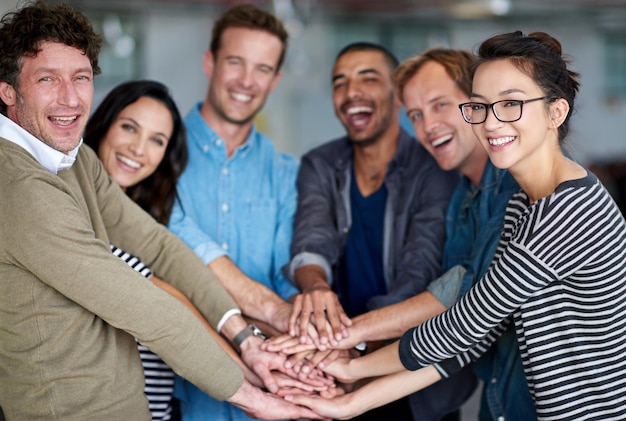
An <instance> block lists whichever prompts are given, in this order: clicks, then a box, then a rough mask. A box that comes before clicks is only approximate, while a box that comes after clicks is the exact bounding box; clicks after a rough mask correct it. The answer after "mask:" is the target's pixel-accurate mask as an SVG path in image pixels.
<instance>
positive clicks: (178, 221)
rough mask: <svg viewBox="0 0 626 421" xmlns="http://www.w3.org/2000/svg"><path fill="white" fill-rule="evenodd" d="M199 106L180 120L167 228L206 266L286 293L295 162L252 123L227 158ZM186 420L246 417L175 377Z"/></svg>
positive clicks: (284, 295)
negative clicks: (182, 155)
mask: <svg viewBox="0 0 626 421" xmlns="http://www.w3.org/2000/svg"><path fill="white" fill-rule="evenodd" d="M200 105H201V104H198V105H197V106H196V107H194V108H193V109H192V110H191V112H190V113H189V114H188V115H187V117H186V118H185V126H186V128H187V136H188V139H187V145H188V147H189V163H188V164H187V168H186V169H185V172H184V173H183V174H182V176H181V177H180V179H179V181H178V195H179V201H177V203H176V205H175V207H174V210H173V212H172V216H171V217H170V223H169V228H170V230H171V231H172V232H174V233H175V234H176V235H178V236H179V237H180V238H181V239H182V240H183V241H184V242H185V243H186V244H187V245H188V246H189V247H191V248H192V249H193V250H194V251H195V252H196V254H197V255H198V256H200V258H201V259H202V260H203V262H204V264H208V263H210V262H212V261H213V260H214V259H216V258H218V257H220V256H228V257H229V258H230V259H231V260H232V261H233V262H235V264H236V265H237V266H238V267H239V268H240V269H241V270H242V271H243V272H244V273H245V274H246V275H248V276H250V277H251V278H252V279H254V280H257V281H259V282H260V283H262V284H264V285H265V286H267V287H269V288H270V289H271V290H273V291H274V292H276V293H277V294H278V295H280V296H281V297H282V298H284V299H288V298H289V297H290V296H292V295H293V294H295V293H297V291H298V290H297V289H296V288H295V287H294V286H293V285H292V284H291V283H290V282H288V281H287V280H286V279H285V277H284V276H283V275H282V273H281V268H282V266H283V265H285V264H286V263H287V262H289V247H290V245H291V237H292V234H293V218H294V215H295V211H296V201H297V191H296V177H297V172H298V162H297V161H296V159H294V158H293V157H290V156H288V155H285V154H281V153H278V152H277V151H276V150H275V148H274V145H273V144H272V142H271V141H270V140H269V139H268V138H266V137H265V136H264V135H262V134H261V133H259V132H257V131H256V129H255V128H254V127H253V128H252V130H251V132H250V135H249V136H248V138H247V139H246V141H245V142H244V143H243V144H242V145H241V146H240V147H238V148H237V149H236V150H235V152H234V153H233V154H232V156H230V157H228V156H227V154H226V144H225V142H224V140H223V139H220V137H219V136H218V135H217V133H215V132H214V131H213V130H212V129H211V127H209V125H208V124H207V123H206V122H205V121H204V119H203V118H202V116H201V115H200ZM174 396H176V397H177V398H179V399H181V401H182V403H181V411H182V414H183V419H185V420H186V421H203V420H206V419H207V414H210V418H211V420H213V421H248V420H251V418H249V417H247V416H246V414H245V413H244V412H243V411H242V410H241V409H239V408H237V407H235V406H233V405H231V404H229V403H228V402H219V401H216V400H214V399H212V398H211V397H209V396H208V395H207V394H206V393H204V392H202V391H201V390H200V389H198V388H197V387H196V386H194V385H193V384H191V383H189V382H187V381H186V380H183V379H182V378H180V377H178V376H177V377H176V386H175V391H174Z"/></svg>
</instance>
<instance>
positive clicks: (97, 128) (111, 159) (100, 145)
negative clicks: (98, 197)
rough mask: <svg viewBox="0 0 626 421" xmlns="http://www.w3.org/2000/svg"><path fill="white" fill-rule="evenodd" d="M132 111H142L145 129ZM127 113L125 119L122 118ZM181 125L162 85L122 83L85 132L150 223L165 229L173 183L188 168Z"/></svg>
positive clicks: (173, 189)
mask: <svg viewBox="0 0 626 421" xmlns="http://www.w3.org/2000/svg"><path fill="white" fill-rule="evenodd" d="M133 113H141V114H139V115H141V116H142V117H143V118H145V119H146V120H145V121H146V123H148V122H149V123H151V124H153V127H156V128H155V129H154V130H153V132H152V133H148V132H147V131H146V130H148V129H149V128H150V127H147V126H143V125H141V124H140V123H143V122H142V121H139V120H137V118H135V117H134V115H135V114H133ZM126 114H128V115H126ZM185 136H186V135H185V126H184V125H183V123H182V119H181V116H180V113H179V111H178V108H177V107H176V103H175V102H174V100H173V99H172V97H171V96H170V93H169V90H168V89H167V87H166V86H165V85H163V84H162V83H159V82H155V81H150V80H139V81H131V82H126V83H122V84H121V85H119V86H117V87H115V88H114V89H113V90H112V91H111V92H109V94H108V95H107V96H106V98H104V100H103V101H102V103H101V104H100V106H98V108H97V109H96V110H95V111H94V113H93V115H92V116H91V118H90V119H89V122H88V123H87V127H86V128H85V134H84V141H85V143H86V144H87V145H89V146H91V147H92V148H93V149H94V150H95V151H96V153H97V154H98V156H99V157H100V159H101V160H102V162H103V163H104V165H105V167H106V169H107V171H108V172H109V174H110V175H111V176H112V177H113V178H114V179H115V181H116V182H117V183H118V184H119V185H120V186H121V187H122V189H124V190H125V191H126V194H127V195H128V196H129V197H130V198H131V199H133V200H134V201H135V202H136V203H137V204H138V205H139V206H141V207H142V208H143V209H144V210H145V211H146V212H148V213H150V214H151V215H152V216H153V217H154V219H156V220H157V221H159V222H160V223H162V224H164V225H167V222H168V221H169V218H170V214H171V212H172V207H173V205H174V201H175V199H176V182H177V181H178V177H179V176H180V174H181V173H182V172H183V170H184V169H185V166H186V165H187V146H186V143H185Z"/></svg>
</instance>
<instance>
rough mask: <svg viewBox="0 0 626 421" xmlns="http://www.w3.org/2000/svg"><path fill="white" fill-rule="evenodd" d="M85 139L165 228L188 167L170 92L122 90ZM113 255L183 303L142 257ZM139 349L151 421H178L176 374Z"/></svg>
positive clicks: (155, 86) (149, 86) (149, 87)
mask: <svg viewBox="0 0 626 421" xmlns="http://www.w3.org/2000/svg"><path fill="white" fill-rule="evenodd" d="M83 138H84V141H85V143H86V144H87V145H89V146H91V147H92V148H93V149H94V150H95V151H96V153H97V154H98V157H99V158H100V160H101V161H102V163H103V165H104V168H105V170H106V171H107V173H109V175H110V176H111V178H112V179H113V180H114V181H115V182H116V183H117V184H119V186H120V187H121V188H122V190H124V191H125V192H126V194H127V195H128V196H129V197H130V198H131V199H133V201H135V202H136V203H137V204H138V205H139V206H141V207H142V208H143V209H144V210H145V211H146V212H148V213H150V214H151V215H152V216H153V217H154V218H155V219H156V220H157V221H159V222H160V223H162V224H164V225H166V224H167V222H168V221H169V217H170V214H171V212H172V206H173V205H174V200H175V199H176V182H177V180H178V177H179V176H180V174H181V173H182V171H183V170H184V169H185V166H186V164H187V146H186V139H185V127H184V125H183V124H182V120H181V117H180V113H179V111H178V108H177V107H176V103H175V102H174V100H173V99H172V97H171V95H170V93H169V90H168V89H167V87H166V86H165V85H163V84H162V83H159V82H155V81H150V80H138V81H130V82H126V83H122V84H121V85H118V86H117V87H115V88H114V89H113V90H112V91H111V92H109V94H108V95H107V96H106V97H105V98H104V100H103V101H102V102H101V103H100V105H99V106H98V108H97V109H96V110H95V111H94V113H93V115H92V116H91V118H90V119H89V122H88V123H87V126H86V128H85V134H84V137H83ZM111 250H112V252H113V254H115V255H116V256H118V257H120V258H121V259H123V260H124V261H126V262H127V263H128V264H129V265H130V266H131V267H133V269H135V270H136V271H137V272H139V273H141V274H143V275H144V276H145V277H146V278H150V279H151V280H152V281H153V282H155V284H157V285H158V286H160V287H162V288H163V289H166V290H167V291H168V292H170V293H172V292H173V295H177V297H178V298H179V299H180V298H182V294H180V292H178V291H172V289H173V287H172V286H171V285H169V284H166V283H165V282H163V281H160V280H159V279H155V277H154V276H153V275H152V273H151V271H150V269H149V268H147V267H146V266H145V265H144V264H143V263H142V262H141V261H140V260H139V259H138V258H136V257H135V256H133V255H131V254H129V253H127V252H125V251H123V250H121V249H119V248H117V247H115V246H114V245H111ZM137 345H138V348H139V354H140V357H141V362H142V365H143V367H144V375H145V378H146V380H145V381H146V386H145V389H144V392H145V394H146V398H147V399H148V403H149V406H150V412H151V413H152V420H154V421H156V420H159V421H160V420H175V419H179V415H178V411H177V409H176V408H175V406H174V405H173V402H174V401H173V400H172V390H173V387H174V372H173V371H172V369H171V368H170V367H169V366H168V365H167V364H165V362H163V361H162V360H161V358H159V356H157V355H156V354H154V353H153V352H152V351H150V350H149V349H148V348H146V347H145V346H143V345H141V344H139V343H138V344H137Z"/></svg>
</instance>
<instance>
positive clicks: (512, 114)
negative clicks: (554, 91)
mask: <svg viewBox="0 0 626 421" xmlns="http://www.w3.org/2000/svg"><path fill="white" fill-rule="evenodd" d="M542 99H547V100H550V101H552V100H554V99H555V98H552V97H548V96H542V97H541V98H533V99H526V100H523V101H521V100H514V99H504V100H502V101H496V102H494V103H492V104H484V103H482V102H464V103H463V104H459V108H460V110H461V114H463V120H465V121H467V122H468V123H469V124H481V123H484V122H485V120H487V110H489V108H491V110H492V111H493V115H494V116H496V118H497V119H498V120H500V121H501V122H503V123H511V122H513V121H517V120H519V119H520V118H522V107H523V105H524V104H528V103H529V102H534V101H541V100H542Z"/></svg>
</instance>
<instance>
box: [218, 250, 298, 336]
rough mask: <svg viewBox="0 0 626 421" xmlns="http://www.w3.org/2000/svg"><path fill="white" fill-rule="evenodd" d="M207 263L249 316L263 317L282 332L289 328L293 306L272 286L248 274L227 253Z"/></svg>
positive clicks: (261, 318) (262, 318)
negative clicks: (226, 255)
mask: <svg viewBox="0 0 626 421" xmlns="http://www.w3.org/2000/svg"><path fill="white" fill-rule="evenodd" d="M208 267H209V269H211V270H212V271H213V273H215V275H216V276H217V278H218V279H219V280H220V282H221V283H222V285H223V286H224V288H225V289H226V291H228V293H229V294H230V295H231V296H232V297H233V298H234V299H235V302H236V303H237V305H238V306H239V308H241V310H242V311H243V312H244V313H245V314H246V315H247V316H250V317H252V318H255V319H259V320H261V321H264V322H266V323H268V324H270V325H272V326H274V327H275V328H276V329H278V330H279V331H281V332H284V331H286V330H287V322H288V320H287V317H288V315H289V312H290V306H289V304H288V303H287V302H285V301H284V300H282V299H281V298H280V297H279V296H278V295H277V294H275V293H274V292H273V291H272V290H270V289H269V288H267V287H266V286H265V285H263V284H261V283H260V282H257V281H254V280H253V279H251V278H250V277H248V276H247V275H246V274H245V273H243V272H242V271H241V270H240V269H239V268H238V267H237V266H236V265H235V264H234V263H233V262H232V261H231V260H230V259H229V258H228V257H225V256H222V257H218V258H217V259H215V260H213V261H212V262H210V263H209V264H208ZM279 315H281V317H279ZM282 315H285V316H284V317H283V316H282Z"/></svg>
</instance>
